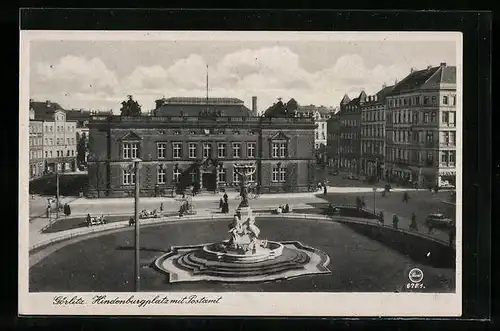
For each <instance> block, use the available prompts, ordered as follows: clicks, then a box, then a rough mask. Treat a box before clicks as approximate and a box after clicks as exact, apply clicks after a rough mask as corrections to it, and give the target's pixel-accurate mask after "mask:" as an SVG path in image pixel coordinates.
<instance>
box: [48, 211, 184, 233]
mask: <svg viewBox="0 0 500 331" xmlns="http://www.w3.org/2000/svg"><path fill="white" fill-rule="evenodd" d="M164 215H165V216H172V215H177V213H168V214H167V213H164ZM130 217H133V215H125V216H124V215H120V216H106V215H105V216H104V218H105V219H106V221H107V222H108V223H114V222H123V221H128V220H130ZM85 219H86V217H71V216H70V217H65V216H62V217H61V218H60V219H59V220H57V221H56V222H54V223H52V225H50V226H48V227H47V228H45V229H44V230H43V231H42V232H43V233H53V232H60V231H66V230H71V229H76V228H84V227H86V226H87V222H86V220H85ZM94 226H99V225H94Z"/></svg>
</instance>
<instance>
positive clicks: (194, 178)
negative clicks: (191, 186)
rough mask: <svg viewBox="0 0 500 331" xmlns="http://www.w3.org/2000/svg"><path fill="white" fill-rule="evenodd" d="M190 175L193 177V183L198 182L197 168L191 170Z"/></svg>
mask: <svg viewBox="0 0 500 331" xmlns="http://www.w3.org/2000/svg"><path fill="white" fill-rule="evenodd" d="M189 177H191V183H194V182H196V169H193V170H191V172H190V173H189Z"/></svg>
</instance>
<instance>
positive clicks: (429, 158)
mask: <svg viewBox="0 0 500 331" xmlns="http://www.w3.org/2000/svg"><path fill="white" fill-rule="evenodd" d="M433 164H434V155H433V154H432V152H427V165H429V166H432V165H433Z"/></svg>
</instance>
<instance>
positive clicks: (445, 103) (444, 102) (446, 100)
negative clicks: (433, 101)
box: [443, 95, 448, 105]
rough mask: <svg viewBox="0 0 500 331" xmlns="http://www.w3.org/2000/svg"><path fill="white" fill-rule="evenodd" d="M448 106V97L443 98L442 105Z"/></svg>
mask: <svg viewBox="0 0 500 331" xmlns="http://www.w3.org/2000/svg"><path fill="white" fill-rule="evenodd" d="M447 104H448V96H446V95H445V96H443V105H447Z"/></svg>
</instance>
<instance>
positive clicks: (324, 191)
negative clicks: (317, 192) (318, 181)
mask: <svg viewBox="0 0 500 331" xmlns="http://www.w3.org/2000/svg"><path fill="white" fill-rule="evenodd" d="M327 193H328V189H327V188H326V185H323V195H326V194H327Z"/></svg>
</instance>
